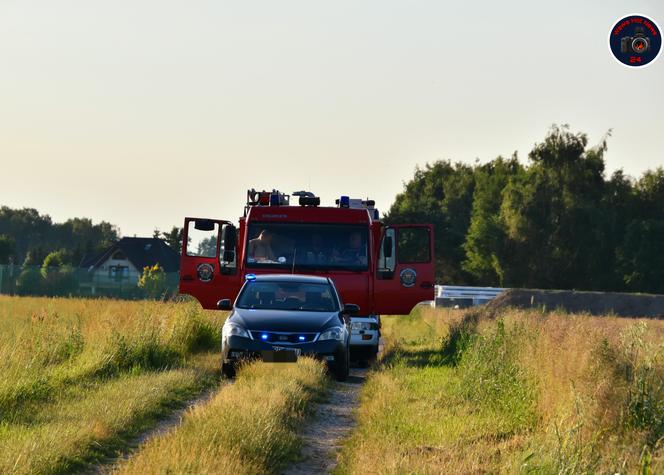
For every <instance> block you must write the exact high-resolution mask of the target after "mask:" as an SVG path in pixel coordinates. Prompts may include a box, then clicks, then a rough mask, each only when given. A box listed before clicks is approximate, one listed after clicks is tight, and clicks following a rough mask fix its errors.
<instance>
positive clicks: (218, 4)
mask: <svg viewBox="0 0 664 475" xmlns="http://www.w3.org/2000/svg"><path fill="white" fill-rule="evenodd" d="M630 13H641V14H645V15H649V16H651V17H653V18H654V20H655V21H656V22H657V23H658V24H659V26H660V28H663V27H664V2H662V1H661V0H650V1H647V0H643V1H631V2H624V1H613V0H611V1H599V0H596V1H588V2H579V1H571V0H557V1H549V2H542V1H533V0H529V1H525V0H524V1H508V0H505V1H501V2H495V1H486V2H468V1H465V2H443V1H423V0H418V1H414V0H413V1H386V0H381V1H358V0H354V1H339V0H335V1H328V2H321V1H312V0H308V1H287V0H284V1H261V2H258V1H246V2H225V1H219V0H216V1H188V2H185V1H180V2H173V1H164V0H158V1H157V0H154V1H140V0H131V1H124V0H116V1H113V2H110V1H104V2H100V1H91V0H81V1H66V0H44V1H37V0H33V1H19V0H0V164H1V168H0V170H1V171H0V204H3V205H8V206H11V207H25V206H29V207H34V208H37V209H38V210H39V211H40V212H42V213H48V214H50V215H51V216H52V217H53V219H54V220H56V221H62V220H65V219H66V218H68V217H73V216H86V217H90V218H92V219H93V220H94V221H99V220H101V219H104V220H107V221H110V222H112V223H114V224H117V225H119V226H120V229H121V231H122V233H123V234H124V235H133V234H137V235H139V236H140V235H150V234H151V232H152V229H154V228H155V227H160V228H161V229H167V228H170V227H171V226H172V225H174V224H178V225H181V223H182V220H183V217H184V216H185V215H189V216H199V217H218V218H229V219H232V220H236V219H237V217H238V216H239V215H240V214H241V211H242V206H243V204H244V199H245V191H246V189H247V188H251V187H256V188H261V189H262V188H267V189H271V188H273V187H276V188H280V189H282V190H283V191H287V192H292V191H294V190H299V189H303V188H304V189H311V190H313V191H314V192H316V193H317V194H319V195H320V196H322V198H323V201H324V202H327V203H333V200H334V198H335V197H337V196H338V195H341V194H348V195H351V196H352V197H365V196H367V195H368V196H370V197H371V198H374V199H375V200H376V203H377V207H378V208H379V209H385V210H386V209H387V208H388V207H389V205H390V204H391V202H392V201H393V199H394V196H395V195H396V193H398V192H399V191H401V189H402V182H403V181H405V180H408V179H409V178H410V177H411V176H412V173H413V170H414V168H415V166H416V165H418V164H419V165H424V164H425V163H427V162H432V161H435V160H437V159H443V158H444V159H452V160H454V161H457V160H458V161H464V162H468V163H472V162H473V161H474V160H475V159H476V158H478V159H479V160H480V161H487V160H490V159H493V158H495V157H496V156H498V155H500V154H502V155H511V154H512V152H514V151H515V150H517V151H518V152H519V155H520V157H521V159H522V160H524V161H525V160H526V157H527V153H528V151H529V150H530V149H531V148H532V145H533V144H534V143H535V142H537V141H540V140H542V139H543V138H544V136H545V133H546V131H547V129H548V128H549V126H550V125H551V124H553V123H569V124H570V125H571V127H572V128H573V130H575V131H584V132H587V133H588V134H589V137H590V141H591V143H597V142H598V141H599V140H601V138H602V136H603V135H604V133H605V132H606V131H607V130H608V129H611V128H612V129H613V137H612V138H611V139H610V140H609V150H608V154H607V156H606V158H607V164H608V170H609V171H613V170H615V169H617V168H624V169H625V171H626V172H627V173H629V174H631V175H634V176H638V175H639V174H640V173H641V172H642V171H643V170H645V169H647V168H654V167H656V166H660V165H664V116H663V112H664V54H662V55H660V57H659V58H658V59H657V60H656V61H655V62H654V63H652V64H651V65H649V66H648V67H646V68H645V69H643V70H630V69H628V68H627V67H625V66H623V65H620V64H618V62H616V61H615V60H614V59H613V58H612V57H611V56H610V53H609V50H608V34H609V30H610V28H611V26H612V24H613V22H614V21H616V20H617V19H618V18H620V17H621V16H623V15H625V14H630Z"/></svg>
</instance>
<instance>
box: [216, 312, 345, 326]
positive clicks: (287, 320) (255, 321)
mask: <svg viewBox="0 0 664 475" xmlns="http://www.w3.org/2000/svg"><path fill="white" fill-rule="evenodd" d="M228 321H230V322H233V323H237V324H239V325H241V326H242V327H244V328H246V329H247V330H250V331H260V330H262V331H274V332H320V331H323V330H325V329H327V328H330V327H338V326H341V325H342V322H341V320H340V319H339V312H305V311H299V310H258V309H245V308H236V309H234V310H233V313H232V314H231V316H230V317H229V318H228Z"/></svg>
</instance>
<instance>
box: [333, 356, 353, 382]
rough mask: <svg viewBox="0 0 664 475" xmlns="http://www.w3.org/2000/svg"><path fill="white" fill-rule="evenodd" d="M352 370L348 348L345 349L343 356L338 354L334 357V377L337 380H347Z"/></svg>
mask: <svg viewBox="0 0 664 475" xmlns="http://www.w3.org/2000/svg"><path fill="white" fill-rule="evenodd" d="M349 372H350V355H349V354H348V349H346V351H344V354H343V356H341V357H339V356H337V357H336V358H335V359H334V378H335V379H336V380H337V381H346V378H348V373H349Z"/></svg>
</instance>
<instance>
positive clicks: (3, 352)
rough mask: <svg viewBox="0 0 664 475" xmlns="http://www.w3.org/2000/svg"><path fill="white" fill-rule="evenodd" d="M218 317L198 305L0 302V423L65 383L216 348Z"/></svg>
mask: <svg viewBox="0 0 664 475" xmlns="http://www.w3.org/2000/svg"><path fill="white" fill-rule="evenodd" d="M224 318H225V315H224V314H222V313H220V312H206V311H203V310H201V309H200V307H199V306H198V305H197V304H196V303H187V304H180V303H161V302H149V301H144V302H126V301H117V300H84V299H63V298H59V299H58V298H52V299H49V298H27V297H7V296H0V421H2V420H7V419H11V417H12V414H13V412H15V411H17V410H20V408H21V407H23V406H25V405H26V404H30V403H34V402H39V401H47V400H48V399H49V398H51V397H52V396H53V395H54V394H56V393H57V388H59V387H61V386H63V385H68V384H72V383H76V382H80V381H84V380H86V379H94V378H108V377H113V376H116V375H118V374H120V373H122V372H125V371H134V372H136V371H139V370H154V369H163V368H168V367H177V366H179V365H181V364H182V363H183V361H185V360H186V359H187V358H188V357H189V356H190V355H192V354H194V353H196V352H197V351H201V350H210V349H216V348H217V347H218V345H219V328H221V324H222V322H223V319H224Z"/></svg>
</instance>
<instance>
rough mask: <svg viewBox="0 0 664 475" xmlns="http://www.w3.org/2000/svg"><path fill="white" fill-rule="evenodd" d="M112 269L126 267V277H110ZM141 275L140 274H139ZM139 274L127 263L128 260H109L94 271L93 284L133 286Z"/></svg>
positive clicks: (136, 282)
mask: <svg viewBox="0 0 664 475" xmlns="http://www.w3.org/2000/svg"><path fill="white" fill-rule="evenodd" d="M112 267H127V268H128V269H129V270H128V273H127V275H123V276H122V278H120V277H114V276H112V275H111V268H112ZM141 273H142V272H141ZM141 273H139V272H138V269H136V267H134V265H133V264H132V263H131V262H130V261H129V259H113V257H111V258H110V259H108V260H106V262H104V263H102V264H101V265H100V266H98V267H97V268H96V269H95V270H94V275H93V282H95V283H96V284H101V285H104V284H113V285H120V284H122V285H123V286H124V285H127V286H129V285H131V286H134V285H136V284H138V279H139V277H140V276H141Z"/></svg>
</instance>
